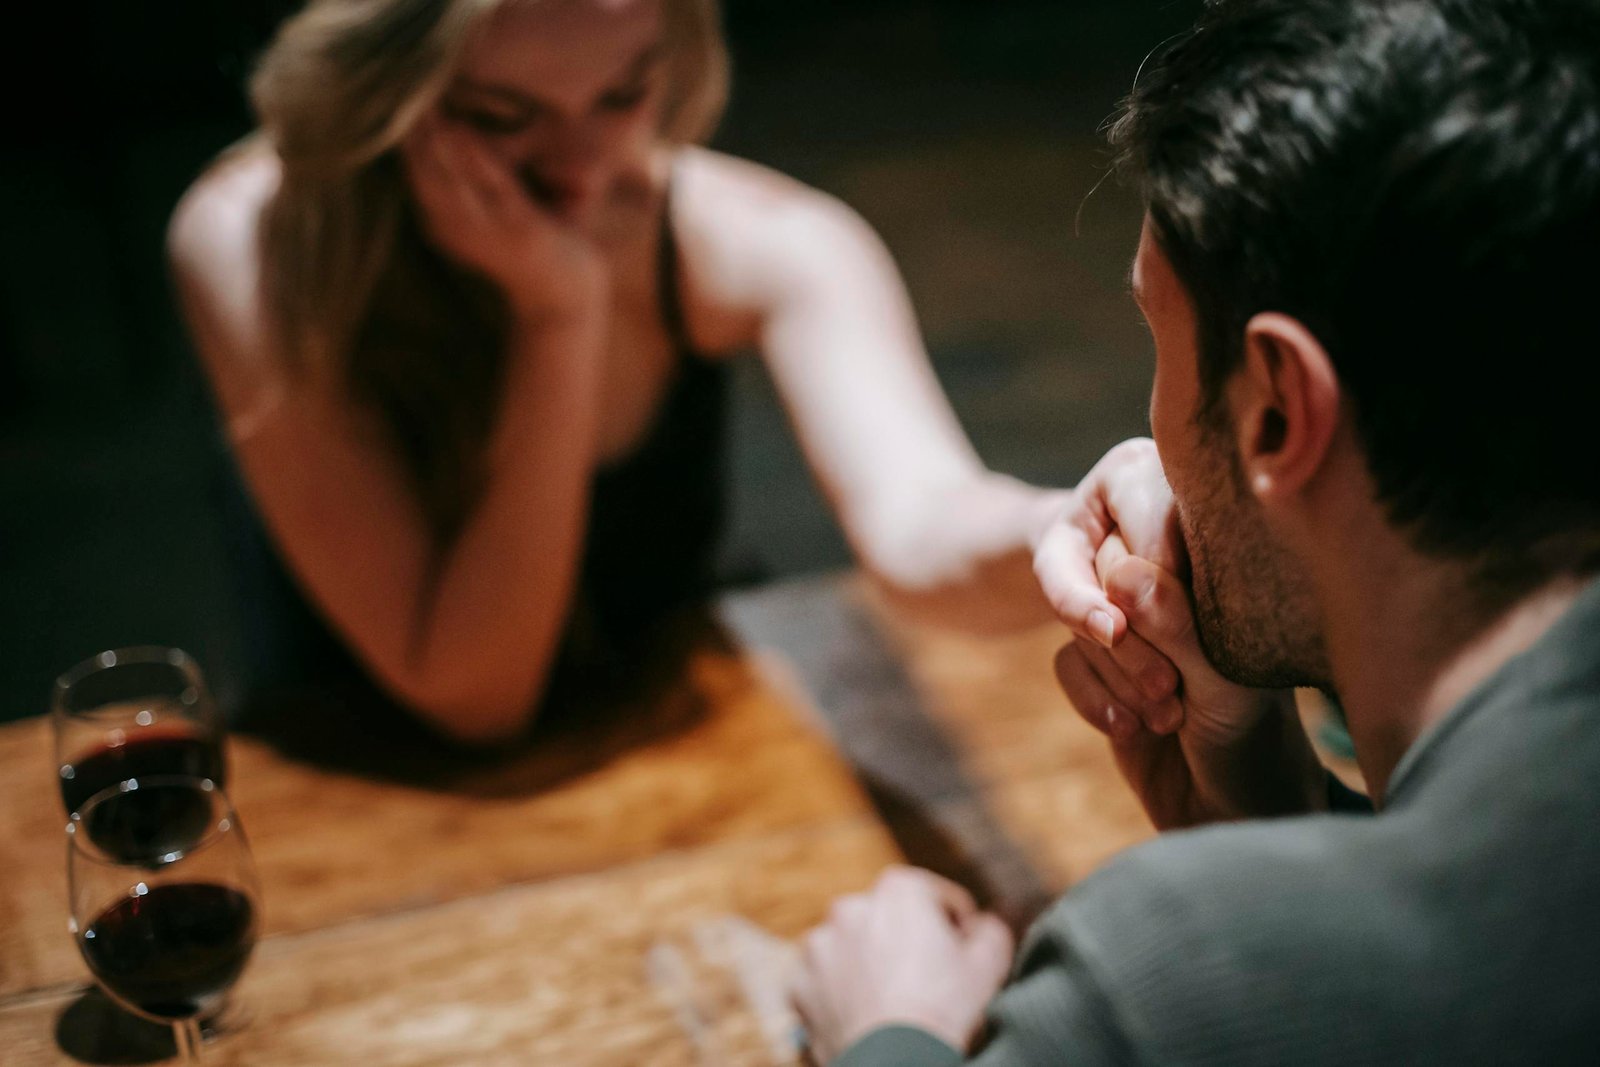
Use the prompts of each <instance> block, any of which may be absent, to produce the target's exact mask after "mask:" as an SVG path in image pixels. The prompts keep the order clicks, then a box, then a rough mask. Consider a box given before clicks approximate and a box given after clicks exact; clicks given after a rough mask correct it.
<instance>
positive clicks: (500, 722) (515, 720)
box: [391, 674, 543, 749]
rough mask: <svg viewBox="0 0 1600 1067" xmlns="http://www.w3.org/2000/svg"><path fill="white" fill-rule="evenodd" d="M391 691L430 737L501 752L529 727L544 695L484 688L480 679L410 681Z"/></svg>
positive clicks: (534, 689) (532, 689)
mask: <svg viewBox="0 0 1600 1067" xmlns="http://www.w3.org/2000/svg"><path fill="white" fill-rule="evenodd" d="M406 682H407V683H408V684H403V685H401V686H391V689H392V690H393V695H394V696H395V697H396V698H397V699H399V700H400V701H401V702H402V703H403V704H404V705H405V706H406V707H408V708H409V709H410V710H411V711H412V713H413V714H414V715H416V716H417V718H419V719H420V720H422V722H423V723H425V724H426V725H427V726H429V727H430V728H431V729H432V730H433V731H434V732H435V733H437V734H439V735H440V736H441V737H442V738H444V739H445V740H447V741H449V742H450V743H452V744H454V745H458V746H460V747H463V748H480V749H481V748H500V747H504V746H505V745H508V744H510V743H511V742H513V741H515V740H517V739H518V738H519V737H521V736H522V735H523V734H524V733H526V732H527V730H528V728H529V727H530V726H531V725H532V724H533V720H534V718H535V716H536V715H537V713H538V708H539V698H540V697H541V696H542V695H543V676H542V674H541V676H540V677H539V678H538V679H537V684H535V683H530V682H528V681H527V680H526V679H518V680H516V681H509V682H504V683H500V684H484V681H483V679H450V678H438V679H430V678H421V679H417V678H412V679H407V680H406Z"/></svg>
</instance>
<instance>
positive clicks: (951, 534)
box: [169, 0, 1057, 742]
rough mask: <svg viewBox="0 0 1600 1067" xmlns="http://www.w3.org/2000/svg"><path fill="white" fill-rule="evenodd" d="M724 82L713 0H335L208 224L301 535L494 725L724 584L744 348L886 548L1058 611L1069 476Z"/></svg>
mask: <svg viewBox="0 0 1600 1067" xmlns="http://www.w3.org/2000/svg"><path fill="white" fill-rule="evenodd" d="M724 84H725V56H724V53H723V47H722V43H721V41H720V39H719V36H718V27H717V24H716V13H715V10H714V6H713V3H712V0H314V2H313V3H312V4H311V5H310V6H309V7H308V8H307V9H306V10H305V11H303V12H302V13H301V14H300V15H298V16H297V17H295V18H293V19H292V20H290V21H289V22H288V23H287V24H286V25H285V26H284V28H283V29H282V31H281V32H280V33H279V35H278V37H277V39H276V41H275V42H274V43H273V45H272V46H271V48H270V49H269V50H268V52H267V53H266V55H265V56H264V58H263V60H262V63H261V66H260V69H259V71H258V72H257V74H256V76H255V79H254V82H253V85H252V92H253V97H254V101H255V105H256V109H257V112H258V114H259V116H260V121H261V129H260V133H259V135H258V136H257V137H255V138H252V139H251V140H250V141H248V142H246V143H245V144H244V145H242V146H240V147H238V148H236V149H235V150H233V151H232V152H231V153H229V154H228V156H226V157H225V158H224V159H223V160H222V161H220V162H219V163H218V164H217V165H216V166H215V167H213V168H212V170H211V171H210V172H209V173H207V174H206V175H204V176H203V177H202V178H201V179H200V180H199V181H198V182H197V183H196V184H195V186H194V187H193V188H192V189H191V190H190V191H189V193H188V194H187V195H186V196H185V198H184V200H183V202H182V203H181V204H180V205H179V208H178V211H177V213H176V215H175V216H174V218H173V221H172V225H171V231H170V234H169V245H170V253H171V258H172V260H173V263H174V268H175V274H176V277H177V280H178V284H179V287H180V291H181V293H182V297H183V302H184V308H185V313H186V315H187V318H188V321H189V324H190V327H191V330H192V332H193V334H194V336H195V338H196V341H197V345H198V348H199V350H200V352H201V354H202V360H203V362H204V364H205V366H206V368H207V371H208V373H209V376H210V378H211V381H212V384H213V387H214V391H215V393H216V396H217V398H218V402H219V404H220V406H221V409H222V412H223V415H224V417H225V420H226V424H227V426H228V430H229V435H230V438H231V443H232V447H233V451H234V455H235V457H236V458H237V460H238V462H239V465H240V467H241V469H242V471H243V473H244V476H245V480H246V483H247V484H248V487H249V491H250V495H251V497H252V499H253V502H254V505H255V509H256V511H257V512H258V513H259V515H260V516H261V519H262V521H263V523H264V524H265V526H266V528H267V530H268V531H269V533H270V535H271V539H272V541H273V543H274V544H275V546H276V549H277V552H278V554H279V555H280V556H281V557H282V558H283V560H284V561H285V562H286V563H287V565H288V569H289V570H290V571H291V572H292V574H293V575H294V577H295V579H296V583H297V584H298V586H299V587H300V588H301V589H302V590H304V592H305V594H306V595H307V596H308V598H309V599H310V600H311V601H312V602H313V603H314V604H315V605H316V608H317V610H318V613H319V614H320V615H321V617H322V618H323V619H324V620H326V622H327V623H328V624H329V626H330V627H331V628H332V629H333V630H334V631H335V633H336V634H337V636H338V638H339V639H340V641H342V643H343V644H344V645H345V646H346V647H347V648H348V649H349V650H350V651H352V652H353V653H354V655H355V657H356V658H357V659H358V660H359V661H360V663H361V664H362V666H363V668H364V669H365V671H366V672H367V673H368V674H370V676H371V677H372V678H373V679H374V680H375V681H376V682H377V683H378V684H379V685H380V686H381V687H382V688H383V689H385V690H386V691H387V692H388V693H389V694H390V695H391V696H393V697H394V698H396V699H398V700H399V701H400V702H401V703H403V704H405V705H406V706H408V707H410V708H411V709H413V710H414V711H415V712H416V713H417V714H418V715H419V716H421V717H422V718H423V719H424V720H425V721H427V722H429V723H431V724H432V725H434V726H435V727H437V728H438V729H439V730H441V731H443V732H444V733H446V734H448V735H450V736H452V737H455V738H457V739H459V740H462V741H467V742H480V741H491V740H495V739H500V738H505V737H508V736H510V735H513V734H515V733H516V732H517V731H519V730H520V729H521V728H522V727H523V726H525V725H526V723H527V721H528V720H529V718H530V716H531V715H532V714H533V712H534V709H535V708H536V707H537V706H538V703H539V698H540V696H541V695H542V694H543V692H544V691H545V689H546V686H547V685H548V683H549V680H550V678H551V675H552V672H553V671H554V670H555V669H556V667H557V665H558V663H559V662H560V661H562V660H563V659H564V658H565V657H567V656H570V655H575V654H577V653H575V652H574V651H573V650H574V649H575V648H581V647H582V646H584V645H585V644H586V643H588V644H591V645H592V644H594V643H596V642H601V641H609V642H611V643H613V644H616V643H618V642H623V643H625V642H626V641H627V640H628V639H629V638H631V637H634V636H636V635H638V634H640V633H643V632H646V631H647V628H648V626H647V624H648V622H649V621H650V620H651V619H652V618H655V617H658V616H659V615H660V614H662V613H663V612H664V611H665V610H666V609H668V608H669V607H671V606H672V605H673V604H675V603H679V602H681V601H683V600H684V599H686V598H687V597H689V596H692V595H693V594H694V593H695V592H697V591H700V589H702V588H703V582H702V579H703V577H704V572H705V569H706V567H707V558H708V552H709V548H710V546H711V544H712V541H713V539H714V536H715V532H716V525H717V519H718V501H719V499H720V496H719V492H718V487H717V485H716V479H717V476H718V472H717V469H716V468H717V466H718V450H719V447H720V445H719V442H720V433H719V428H720V417H721V394H722V390H723V369H722V361H723V360H724V358H725V357H726V356H728V355H729V354H732V353H736V352H739V351H742V350H747V349H756V350H759V351H760V352H761V354H762V355H763V357H764V358H765V360H766V363H767V365H768V367H769V368H770V370H771V372H772V375H773V377H774V379H775V380H776V382H777V385H778V389H779V392H780V394H781V396H782V399H783V402H784V405H785V407H786V410H787V412H788V415H789V417H790V420H791V421H792V423H793V424H794V426H795V429H796V432H797V433H798V435H799V437H800V441H801V443H802V446H803V449H804V451H805V454H806V457H807V459H808V461H809V462H810V464H811V466H812V469H813V471H814V472H815V475H816V477H817V479H818V481H819V482H820V483H821V485H822V486H823V488H824V490H825V492H826V494H827V496H828V499H829V500H830V502H831V503H832V505H833V507H834V509H835V510H836V512H837V514H838V516H839V518H840V521H841V523H842V524H843V526H844V528H845V530H846V533H847V535H848V538H849V540H850V542H851V544H852V546H853V547H854V549H855V551H856V553H857V554H858V556H859V558H860V560H861V561H862V563H863V564H864V565H865V567H866V568H867V569H868V570H869V571H870V572H871V573H872V574H874V575H875V576H877V577H879V578H881V579H882V580H883V581H884V582H885V583H886V584H888V585H889V586H890V587H891V588H893V589H895V590H897V591H899V592H901V593H903V594H905V595H908V596H912V597H914V598H918V599H925V600H941V599H944V598H946V597H947V595H954V596H956V597H957V599H958V600H959V601H964V602H965V603H967V604H968V605H970V604H972V603H975V601H973V599H972V598H971V597H969V596H967V594H968V593H969V592H970V591H971V589H972V587H978V588H980V589H983V590H987V592H988V600H989V601H990V603H991V604H995V603H998V604H1001V605H1004V606H1007V607H1009V608H1010V609H1011V611H1012V613H1013V614H1015V612H1016V610H1017V606H1018V605H1019V604H1020V605H1021V610H1022V611H1023V612H1024V613H1030V614H1031V615H1032V616H1033V617H1036V618H1043V617H1045V616H1046V614H1047V609H1046V607H1045V604H1044V601H1043V599H1042V598H1041V597H1040V596H1039V594H1038V593H1037V592H1036V591H1034V590H1033V587H1032V581H1031V576H1030V574H1029V563H1028V545H1029V541H1030V534H1031V533H1032V531H1034V530H1035V529H1037V528H1039V527H1040V526H1041V525H1042V524H1043V522H1044V521H1045V520H1046V518H1047V517H1048V513H1049V512H1050V510H1051V509H1052V507H1053V506H1054V504H1055V503H1056V502H1057V498H1056V497H1055V496H1054V495H1052V494H1045V493H1041V492H1039V491H1036V490H1032V489H1029V488H1027V487H1025V486H1022V485H1020V484H1018V483H1016V482H1014V481H1012V480H1010V479H1007V478H1003V477H1000V476H997V475H994V474H991V473H990V472H988V471H987V470H985V468H984V467H983V466H982V464H981V463H980V461H979V460H978V458H977V456H976V455H975V453H974V452H973V450H972V448H971V446H970V445H969V443H968V442H967V440H966V439H965V437H964V436H963V434H962V432H961V430H960V427H959V426H958V424H957V422H956V420H955V418H954V416H953V415H952V413H951V411H950V409H949V407H948V405H947V403H946V401H945V399H944V397H943V395H942V393H941V392H940V390H939V387H938V384H937V382H936V380H935V379H934V377H933V375H932V373H931V371H930V369H929V367H928V364H927V358H926V355H925V353H924V351H923V348H922V344H921V341H920V339H919V336H918V332H917V328H916V325H915V323H914V321H913V317H912V313H911V309H910V307H909V302H908V300H907V298H906V295H905V292H904V290H903V287H902V285H901V283H900V281H899V279H898V277H897V275H896V273H895V271H894V268H893V266H892V264H891V262H890V260H889V258H888V256H887V254H886V253H885V251H884V249H883V248H882V247H881V245H880V244H879V242H878V241H877V240H876V238H875V237H874V235H873V234H872V233H871V231H870V230H869V229H868V228H867V227H866V225H865V224H864V223H862V222H861V220H860V219H858V218H857V217H856V216H855V215H853V214H852V213H851V212H850V211H849V210H848V209H846V208H845V207H844V206H842V205H841V204H839V203H838V202H836V201H834V200H831V199H830V198H828V197H826V196H824V195H822V194H820V193H818V192H815V191H813V190H811V189H808V188H805V187H803V186H801V185H799V184H797V183H795V182H793V181H790V180H788V179H786V178H783V177H781V176H780V175H777V174H774V173H772V172H770V171H767V170H764V169H763V168H761V167H758V166H755V165H753V164H750V163H746V162H741V161H738V160H735V159H731V158H728V157H725V156H722V155H718V154H716V153H713V152H710V151H707V150H704V149H701V148H697V147H692V144H693V143H694V142H695V141H696V140H697V139H700V138H703V137H704V135H705V134H706V133H707V132H708V131H709V129H710V127H711V125H712V122H713V120H714V118H715V117H716V115H717V113H718V110H719V108H720V106H721V102H722V96H723V90H724ZM1018 590H1023V592H1022V593H1021V594H1020V599H1019V595H1018ZM980 599H982V598H981V596H980ZM563 649H565V650H566V651H565V652H564V651H563Z"/></svg>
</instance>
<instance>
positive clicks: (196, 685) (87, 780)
mask: <svg viewBox="0 0 1600 1067" xmlns="http://www.w3.org/2000/svg"><path fill="white" fill-rule="evenodd" d="M50 719H51V722H52V723H53V725H54V726H55V739H56V766H57V767H58V768H59V769H60V774H61V799H62V802H63V803H64V804H65V805H66V809H67V814H69V815H70V814H72V813H73V812H75V811H77V810H78V808H79V807H80V806H81V805H82V804H83V802H84V801H86V800H88V799H89V798H90V797H92V796H94V795H96V794H97V793H99V792H101V791H102V790H105V789H109V788H110V787H111V786H114V785H116V784H117V783H118V782H122V781H126V780H127V779H129V778H140V777H146V776H149V775H152V774H181V775H192V776H194V777H196V778H209V779H211V780H212V781H213V782H215V783H217V784H218V785H225V784H226V783H227V767H226V765H225V764H224V762H223V755H222V734H223V730H222V724H221V721H220V718H219V716H218V714H217V705H216V701H214V700H213V699H212V697H211V692H210V690H209V689H208V688H207V687H206V682H205V679H204V678H203V677H202V676H201V674H200V668H199V667H198V666H196V664H195V662H194V660H193V659H191V658H190V657H189V655H188V654H187V653H185V652H183V651H182V650H180V649H176V648H159V647H145V648H124V649H115V650H111V651H107V652H102V653H100V654H99V655H98V656H95V657H93V658H91V659H87V660H85V661H83V662H82V663H80V664H78V665H77V666H76V667H73V668H72V669H71V670H69V671H67V672H66V673H65V674H63V675H62V676H61V677H60V678H57V679H56V684H55V691H54V693H53V698H52V700H51V702H50Z"/></svg>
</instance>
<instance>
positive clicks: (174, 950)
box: [50, 648, 260, 1064]
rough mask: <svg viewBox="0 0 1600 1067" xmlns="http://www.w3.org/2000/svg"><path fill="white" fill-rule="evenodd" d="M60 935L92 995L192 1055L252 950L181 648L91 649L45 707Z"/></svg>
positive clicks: (198, 694) (246, 868)
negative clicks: (58, 819)
mask: <svg viewBox="0 0 1600 1067" xmlns="http://www.w3.org/2000/svg"><path fill="white" fill-rule="evenodd" d="M50 714H51V721H52V723H53V725H54V727H55V745H56V764H57V766H58V767H59V768H60V773H61V799H62V802H63V803H64V805H65V807H66V810H67V814H68V816H69V819H68V822H67V884H68V896H69V905H70V910H71V930H72V933H73V936H74V937H75V938H76V940H77V943H78V948H79V950H80V951H81V952H82V954H83V959H84V962H85V963H86V964H88V967H89V970H90V971H91V972H92V973H93V974H94V976H95V979H96V980H97V981H98V982H99V984H100V986H101V988H102V989H104V990H105V992H106V993H107V994H108V995H109V996H110V997H111V998H112V999H113V1000H115V1001H116V1002H117V1003H119V1004H120V1005H122V1006H123V1007H125V1008H127V1009H128V1010H130V1011H132V1012H133V1013H134V1014H136V1015H139V1016H142V1017H144V1018H146V1019H149V1020H152V1021H154V1022H157V1023H162V1024H166V1025H170V1026H171V1027H172V1031H173V1039H174V1042H175V1043H176V1045H177V1050H178V1056H179V1058H180V1060H181V1061H182V1062H184V1063H190V1064H195V1063H199V1062H200V1043H201V1041H200V1033H201V1032H200V1026H201V1022H202V1020H208V1019H215V1018H216V1017H217V1016H218V1015H219V1014H220V1013H221V1011H222V1009H223V1007H224V1005H225V1002H226V1000H227V997H228V993H229V991H230V990H231V989H232V987H233V984H234V982H235V981H236V980H237V979H238V977H239V975H240V973H241V972H242V971H243V970H244V966H245V963H246V962H247V961H248V960H249V958H250V953H251V951H252V950H253V949H254V947H255V942H256V935H257V928H258V926H259V915H258V913H259V910H260V909H259V905H258V902H259V896H260V890H259V886H258V883H257V879H256V873H255V865H254V862H253V860H252V859H251V856H250V847H249V844H248V843H247V842H246V840H245V835H244V830H243V828H242V827H241V826H240V825H239V818H238V816H237V815H236V814H235V812H234V810H233V805H232V804H231V803H230V802H229V800H228V798H227V795H226V793H224V792H223V785H224V783H225V781H226V778H227V767H226V764H225V763H224V759H223V749H222V740H223V729H222V724H221V721H220V718H219V715H218V712H217V707H216V703H215V701H214V700H213V699H212V697H211V694H210V691H209V690H208V689H207V687H206V683H205V680H204V678H203V677H202V676H201V673H200V670H199V668H198V667H197V666H196V665H195V663H194V661H193V660H192V659H190V657H189V656H188V655H186V654H185V653H183V652H181V651H179V650H177V649H170V648H132V649H121V650H117V651H111V652H102V653H101V654H100V655H98V656H96V657H94V658H93V659H90V660H87V661H85V662H83V663H81V664H79V665H78V666H76V667H74V668H73V669H72V670H70V671H68V672H67V673H66V674H64V675H62V676H61V677H60V678H59V679H57V680H56V685H55V691H54V694H53V699H52V701H51V709H50Z"/></svg>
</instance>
